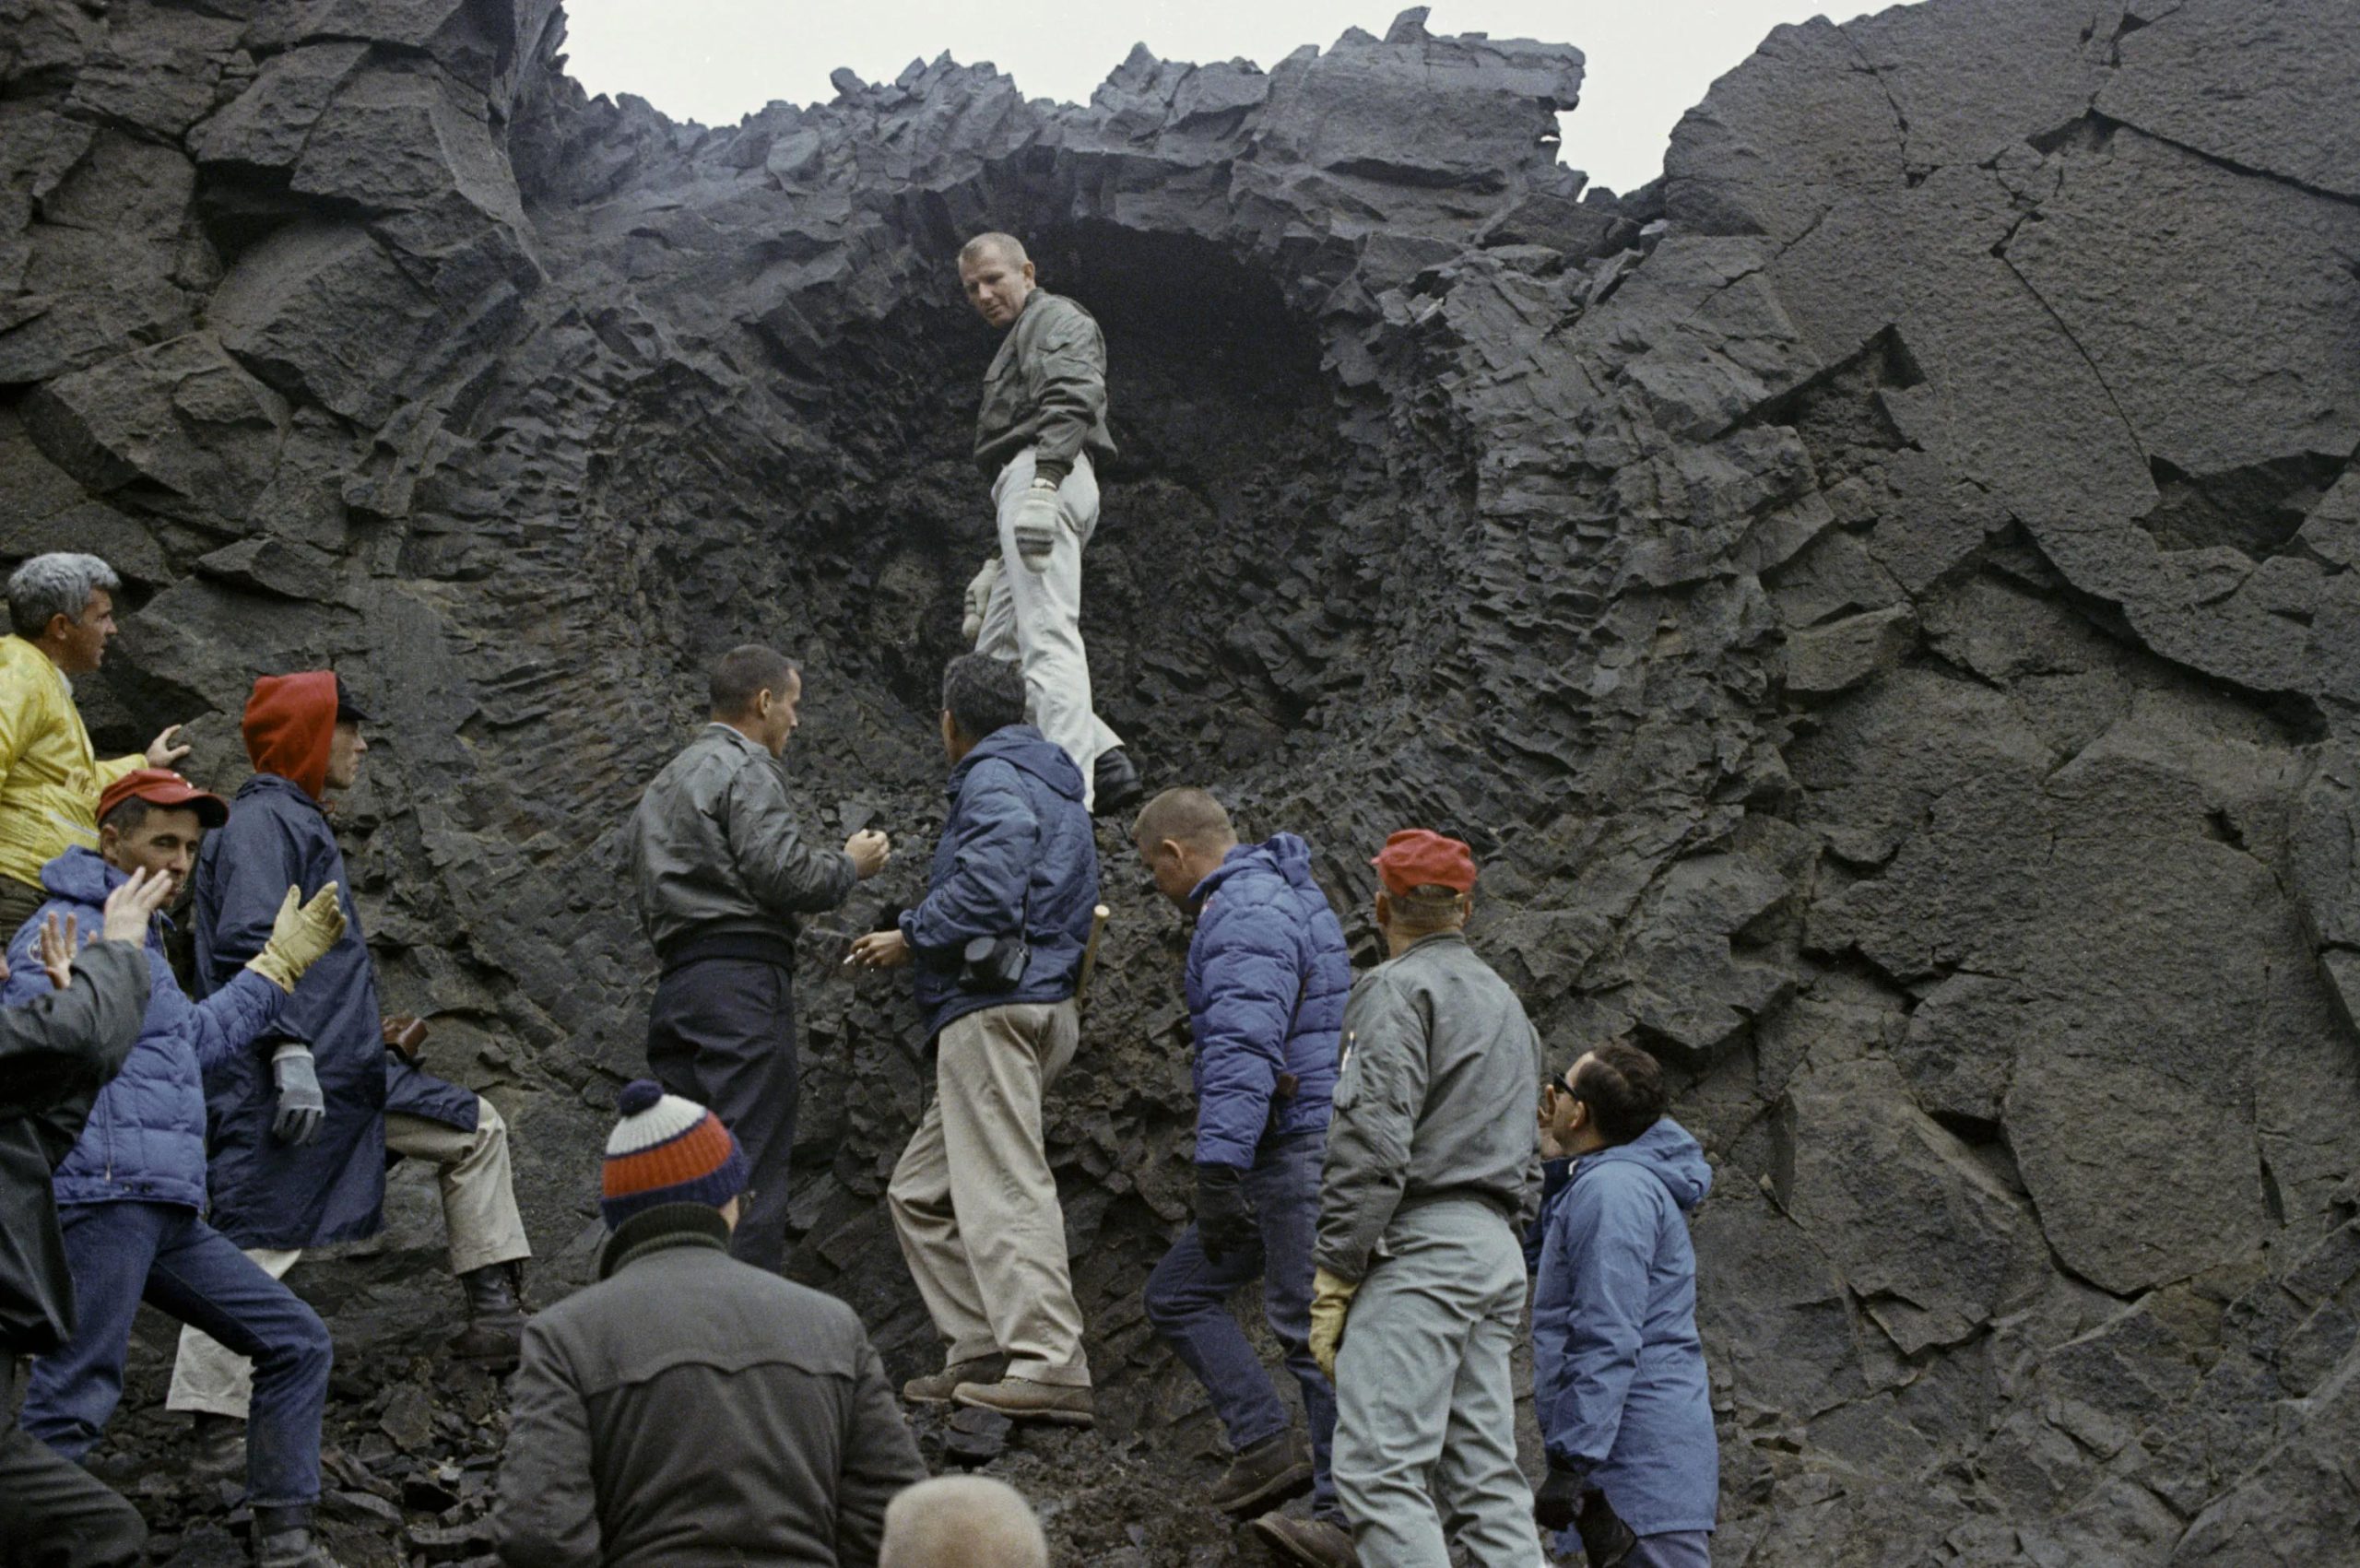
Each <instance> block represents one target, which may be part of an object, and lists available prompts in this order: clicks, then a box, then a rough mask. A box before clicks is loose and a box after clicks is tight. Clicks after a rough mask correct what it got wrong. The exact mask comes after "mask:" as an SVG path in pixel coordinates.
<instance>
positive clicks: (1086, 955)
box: [1073, 903, 1115, 1010]
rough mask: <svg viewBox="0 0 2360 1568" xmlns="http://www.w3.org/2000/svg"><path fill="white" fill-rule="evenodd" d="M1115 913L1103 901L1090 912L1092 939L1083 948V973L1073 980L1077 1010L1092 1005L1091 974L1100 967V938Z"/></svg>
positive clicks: (1074, 1001) (1074, 1003) (1074, 1002)
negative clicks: (1109, 918)
mask: <svg viewBox="0 0 2360 1568" xmlns="http://www.w3.org/2000/svg"><path fill="white" fill-rule="evenodd" d="M1114 913H1115V912H1114V911H1113V910H1111V909H1108V908H1107V907H1106V906H1105V905H1104V904H1103V903H1102V904H1100V905H1099V906H1098V907H1097V908H1096V909H1093V910H1091V912H1090V940H1089V942H1088V943H1087V944H1085V945H1084V946H1083V948H1082V949H1081V973H1079V974H1077V975H1075V976H1074V981H1073V1005H1074V1007H1075V1008H1076V1010H1086V1009H1087V1008H1089V1006H1090V975H1091V971H1092V970H1095V969H1096V968H1097V967H1098V938H1099V937H1101V936H1103V935H1104V934H1105V930H1106V920H1107V917H1108V916H1109V915H1111V914H1114Z"/></svg>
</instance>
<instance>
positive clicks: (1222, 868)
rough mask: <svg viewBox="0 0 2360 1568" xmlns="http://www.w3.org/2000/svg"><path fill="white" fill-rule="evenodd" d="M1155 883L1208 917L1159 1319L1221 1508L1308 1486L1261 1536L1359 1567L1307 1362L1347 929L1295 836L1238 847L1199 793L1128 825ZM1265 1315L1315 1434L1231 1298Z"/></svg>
mask: <svg viewBox="0 0 2360 1568" xmlns="http://www.w3.org/2000/svg"><path fill="white" fill-rule="evenodd" d="M1131 840H1132V843H1134V844H1135V845H1137V847H1138V849H1139V858H1140V859H1141V860H1142V861H1144V862H1146V864H1147V868H1148V874H1149V875H1150V877H1152V878H1154V880H1155V887H1156V890H1157V891H1158V892H1160V893H1162V895H1163V896H1164V897H1165V898H1167V899H1169V900H1171V901H1172V902H1173V903H1174V904H1176V905H1178V906H1179V907H1180V908H1181V909H1182V910H1184V911H1186V912H1187V913H1189V914H1194V915H1195V916H1196V920H1197V927H1196V930H1195V932H1194V933H1193V934H1192V935H1191V936H1190V937H1189V941H1188V962H1187V969H1186V994H1187V1001H1188V1024H1189V1032H1190V1034H1191V1036H1192V1037H1193V1039H1194V1042H1195V1046H1196V1050H1195V1055H1194V1058H1193V1063H1192V1066H1193V1067H1194V1074H1195V1079H1196V1088H1197V1149H1196V1172H1197V1220H1196V1223H1195V1224H1194V1225H1191V1226H1190V1227H1189V1228H1188V1229H1186V1231H1183V1232H1181V1233H1180V1238H1179V1240H1178V1241H1176V1242H1174V1244H1173V1245H1172V1250H1171V1251H1170V1252H1168V1253H1166V1254H1164V1256H1163V1260H1162V1262H1161V1263H1159V1264H1157V1265H1156V1267H1155V1272H1154V1273H1152V1274H1150V1276H1149V1277H1148V1281H1147V1291H1146V1297H1145V1303H1146V1306H1147V1315H1148V1321H1149V1322H1150V1323H1152V1324H1153V1325H1155V1327H1156V1331H1157V1332H1158V1333H1160V1334H1162V1336H1163V1337H1164V1338H1166V1339H1168V1340H1170V1341H1171V1343H1172V1346H1173V1349H1174V1350H1176V1351H1178V1352H1179V1355H1180V1359H1181V1360H1182V1361H1184V1362H1186V1363H1187V1364H1188V1370H1189V1371H1191V1372H1193V1373H1196V1374H1197V1377H1198V1381H1200V1382H1201V1383H1203V1384H1204V1385H1205V1389H1206V1392H1208V1393H1209V1395H1211V1397H1212V1404H1213V1411H1214V1413H1215V1414H1216V1415H1218V1416H1220V1417H1221V1426H1222V1429H1223V1430H1224V1431H1225V1432H1227V1433H1228V1436H1229V1445H1230V1449H1231V1451H1232V1452H1233V1454H1234V1455H1235V1456H1236V1457H1235V1459H1234V1461H1233V1463H1232V1464H1231V1466H1230V1468H1229V1472H1228V1474H1226V1475H1224V1476H1223V1477H1222V1478H1221V1481H1220V1482H1219V1484H1217V1485H1216V1486H1215V1487H1214V1488H1213V1496H1212V1502H1213V1505H1214V1506H1215V1507H1216V1508H1219V1509H1221V1510H1222V1511H1223V1512H1225V1513H1234V1514H1246V1513H1252V1512H1255V1511H1257V1510H1259V1509H1263V1508H1264V1507H1266V1506H1267V1505H1270V1504H1275V1503H1280V1502H1282V1501H1284V1500H1285V1499H1286V1498H1287V1497H1288V1496H1290V1495H1292V1494H1293V1493H1294V1492H1297V1491H1302V1490H1303V1489H1304V1488H1305V1487H1308V1488H1310V1489H1311V1492H1312V1516H1311V1518H1310V1519H1309V1520H1307V1521H1306V1520H1302V1519H1296V1518H1292V1517H1290V1516H1289V1515H1284V1514H1281V1513H1279V1512H1278V1511H1277V1510H1276V1509H1275V1508H1274V1507H1272V1508H1270V1510H1269V1512H1268V1514H1267V1515H1265V1516H1264V1517H1262V1518H1259V1519H1257V1520H1256V1526H1255V1527H1256V1528H1257V1531H1259V1532H1260V1533H1261V1534H1262V1535H1263V1537H1264V1538H1265V1539H1268V1540H1269V1541H1270V1542H1271V1543H1272V1544H1273V1545H1275V1546H1276V1547H1278V1549H1279V1550H1281V1551H1283V1552H1285V1553H1286V1554H1287V1555H1288V1556H1289V1557H1290V1558H1291V1559H1292V1560H1293V1561H1295V1562H1304V1563H1307V1564H1309V1565H1310V1568H1341V1565H1342V1564H1347V1563H1350V1562H1352V1561H1353V1558H1352V1547H1351V1536H1350V1535H1349V1534H1348V1533H1347V1532H1346V1527H1345V1525H1344V1516H1343V1511H1342V1509H1341V1507H1340V1506H1339V1504H1338V1503H1337V1501H1336V1487H1335V1482H1334V1480H1333V1479H1332V1478H1331V1477H1330V1475H1329V1472H1328V1465H1327V1456H1328V1449H1329V1445H1330V1444H1331V1442H1332V1440H1333V1438H1334V1436H1335V1432H1336V1390H1335V1388H1334V1387H1333V1386H1332V1385H1330V1384H1329V1383H1328V1381H1327V1374H1326V1373H1322V1372H1321V1371H1320V1370H1319V1363H1318V1362H1316V1361H1314V1360H1313V1359H1312V1355H1311V1279H1312V1265H1311V1252H1312V1245H1313V1243H1314V1241H1315V1239H1316V1232H1317V1230H1318V1222H1319V1167H1320V1162H1321V1160H1322V1158H1323V1156H1324V1155H1325V1154H1326V1152H1327V1114H1328V1101H1329V1099H1330V1096H1331V1095H1332V1093H1333V1091H1334V1090H1335V1086H1336V1047H1337V1044H1338V1043H1339V1040H1340V1038H1341V1036H1342V1033H1343V1022H1344V998H1345V996H1346V994H1347V993H1349V992H1350V991H1351V986H1352V967H1351V957H1350V955H1349V954H1348V953H1347V951H1346V949H1345V947H1344V929H1343V926H1342V925H1340V924H1339V922H1338V921H1337V919H1336V912H1335V911H1334V909H1332V908H1331V907H1329V905H1328V902H1327V894H1326V893H1325V892H1323V891H1322V890H1320V887H1319V884H1318V883H1317V882H1316V881H1315V880H1313V878H1312V875H1311V846H1310V845H1308V844H1306V843H1304V842H1303V840H1301V839H1299V838H1297V837H1295V835H1293V834H1292V833H1280V834H1278V835H1276V836H1275V837H1273V838H1271V839H1269V840H1268V842H1266V843H1255V844H1241V843H1238V842H1237V831H1236V829H1235V828H1234V827H1233V826H1232V825H1231V822H1230V819H1229V813H1228V812H1227V811H1226V810H1224V809H1223V808H1222V807H1221V802H1220V801H1218V800H1215V799H1214V798H1213V797H1212V796H1210V795H1209V794H1207V793H1206V792H1205V791H1203V790H1201V789H1172V790H1166V791H1164V792H1163V793H1162V795H1159V796H1156V797H1155V798H1154V799H1153V800H1150V801H1149V802H1148V804H1147V808H1146V809H1145V810H1143V811H1141V812H1140V813H1139V823H1138V825H1137V826H1136V827H1135V828H1134V829H1133V830H1132V833H1131ZM1256 1279H1259V1280H1260V1281H1261V1284H1262V1311H1263V1315H1264V1316H1265V1317H1267V1318H1268V1321H1269V1325H1270V1332H1271V1333H1272V1334H1273V1335H1274V1336H1276V1337H1277V1338H1278V1341H1279V1344H1280V1347H1281V1348H1282V1349H1283V1350H1284V1351H1285V1353H1286V1361H1287V1370H1288V1371H1290V1372H1291V1373H1293V1374H1294V1378H1295V1382H1296V1384H1297V1385H1299V1386H1300V1387H1301V1389H1302V1391H1303V1409H1304V1417H1305V1418H1306V1421H1307V1423H1308V1425H1309V1427H1310V1433H1309V1442H1308V1443H1306V1442H1305V1441H1304V1437H1303V1436H1302V1435H1301V1434H1299V1433H1297V1432H1296V1431H1295V1430H1294V1426H1293V1423H1292V1422H1291V1421H1289V1420H1288V1419H1287V1413H1286V1407H1285V1406H1283V1405H1281V1404H1280V1402H1279V1400H1278V1398H1277V1397H1276V1396H1275V1395H1274V1394H1273V1393H1272V1391H1271V1387H1270V1379H1269V1376H1268V1374H1267V1373H1265V1372H1264V1371H1263V1370H1262V1362H1261V1358H1260V1357H1258V1356H1257V1355H1256V1354H1255V1353H1254V1348H1253V1346H1252V1345H1251V1344H1249V1343H1248V1342H1247V1340H1246V1338H1245V1333H1244V1331H1243V1330H1242V1329H1240V1327H1239V1326H1238V1323H1237V1319H1236V1318H1235V1317H1234V1316H1233V1315H1232V1314H1231V1312H1230V1306H1229V1301H1230V1298H1231V1297H1232V1296H1233V1295H1234V1294H1236V1292H1237V1291H1238V1288H1239V1287H1240V1286H1243V1285H1245V1284H1247V1283H1249V1282H1251V1281H1253V1280H1256Z"/></svg>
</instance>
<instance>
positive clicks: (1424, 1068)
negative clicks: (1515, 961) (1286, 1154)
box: [1311, 828, 1540, 1568]
mask: <svg viewBox="0 0 2360 1568" xmlns="http://www.w3.org/2000/svg"><path fill="white" fill-rule="evenodd" d="M1375 867H1376V870H1377V878H1378V881H1379V883H1380V888H1379V890H1378V892H1377V895H1376V927H1377V930H1378V931H1379V932H1380V933H1381V934H1382V935H1383V936H1384V937H1385V942H1386V949H1387V950H1388V951H1389V952H1390V954H1391V957H1390V958H1389V959H1388V960H1387V961H1386V962H1384V963H1382V964H1379V965H1378V966H1377V967H1376V968H1375V969H1374V970H1371V971H1370V972H1369V973H1367V974H1365V975H1363V977H1362V978H1361V980H1360V982H1359V984H1355V985H1354V986H1353V987H1352V995H1351V1001H1350V1002H1349V1003H1347V1004H1346V1006H1345V1008H1344V1056H1343V1065H1342V1068H1341V1070H1340V1071H1339V1074H1338V1076H1337V1080H1336V1108H1335V1117H1334V1121H1333V1123H1332V1124H1331V1126H1329V1129H1328V1134H1327V1168H1326V1170H1325V1172H1324V1173H1322V1176H1321V1181H1320V1189H1319V1250H1318V1268H1319V1272H1318V1275H1317V1277H1316V1282H1315V1284H1314V1287H1313V1296H1312V1306H1311V1324H1312V1327H1311V1346H1312V1350H1313V1351H1314V1352H1315V1353H1316V1355H1317V1356H1318V1358H1319V1362H1320V1365H1321V1366H1322V1367H1323V1368H1324V1369H1326V1370H1327V1373H1329V1375H1330V1376H1332V1377H1334V1378H1335V1380H1336V1394H1337V1412H1336V1459H1335V1463H1336V1491H1337V1494H1338V1496H1339V1497H1340V1498H1341V1499H1342V1500H1343V1504H1344V1512H1345V1514H1346V1515H1348V1516H1349V1517H1350V1518H1351V1522H1352V1539H1353V1544H1354V1545H1355V1546H1357V1547H1358V1548H1359V1550H1360V1557H1361V1562H1363V1563H1365V1564H1366V1565H1367V1568H1434V1565H1436V1564H1439V1563H1443V1562H1449V1561H1450V1548H1451V1546H1452V1545H1453V1544H1455V1545H1457V1547H1458V1548H1459V1549H1460V1550H1462V1551H1464V1552H1465V1554H1466V1558H1467V1561H1468V1562H1469V1563H1471V1564H1473V1565H1474V1568H1532V1564H1533V1563H1534V1562H1538V1561H1539V1560H1540V1537H1539V1536H1538V1535H1537V1534H1536V1533H1535V1532H1534V1529H1533V1522H1532V1492H1531V1491H1530V1489H1529V1488H1528V1486H1527V1485H1526V1483H1525V1480H1524V1474H1523V1472H1522V1471H1521V1470H1519V1469H1518V1468H1516V1390H1515V1388H1514V1386H1513V1385H1511V1383H1510V1381H1509V1375H1508V1358H1509V1355H1510V1353H1511V1352H1512V1351H1513V1350H1514V1349H1515V1345H1516V1330H1517V1326H1518V1324H1519V1320H1520V1319H1521V1318H1522V1316H1523V1314H1524V1293H1525V1276H1524V1249H1523V1247H1522V1246H1521V1245H1520V1244H1519V1242H1518V1239H1517V1238H1518V1237H1519V1235H1520V1234H1521V1233H1522V1231H1523V1228H1524V1224H1525V1221H1526V1220H1528V1218H1529V1209H1530V1206H1531V1204H1532V1202H1533V1199H1534V1198H1535V1197H1536V1196H1537V1194H1538V1190H1539V1185H1540V1154H1539V1149H1540V1138H1539V1134H1540V1129H1539V1127H1538V1126H1537V1125H1536V1123H1535V1120H1534V1111H1535V1101H1536V1100H1537V1098H1538V1095H1539V1085H1540V1037H1539V1036H1538V1035H1537V1034H1536V1033H1535V1032H1534V1031H1533V1028H1532V1022H1531V1020H1529V1019H1528V1018H1526V1017H1525V1013H1524V1006H1523V1004H1522V1003H1520V1002H1518V1001H1517V1000H1516V993H1515V992H1513V991H1511V990H1509V989H1508V986H1507V983H1506V982H1504V981H1503V980H1502V979H1501V978H1500V977H1499V976H1498V975H1497V974H1495V973H1493V972H1492V969H1491V967H1490V966H1489V965H1487V964H1486V963H1484V962H1483V961H1482V960H1481V959H1479V958H1477V957H1476V956H1475V950H1474V949H1472V948H1470V947H1469V946H1468V945H1467V938H1466V937H1465V936H1464V935H1462V932H1463V930H1464V928H1465V926H1466V925H1467V918H1468V915H1469V914H1470V913H1471V912H1472V907H1473V906H1472V902H1471V895H1472V894H1473V891H1474V888H1475V859H1474V855H1472V853H1471V852H1469V849H1468V847H1467V845H1465V844H1464V843H1460V842H1459V841H1458V840H1457V839H1452V838H1445V837H1443V836H1442V835H1441V834H1439V833H1434V832H1429V831H1426V830H1424V829H1422V828H1413V829H1409V830H1406V831H1401V832H1398V833H1395V834H1394V835H1393V836H1392V837H1391V838H1388V839H1387V840H1386V842H1385V850H1384V853H1382V854H1381V855H1378V856H1377V857H1376V859H1375ZM1437 1498H1439V1500H1440V1503H1441V1505H1442V1508H1443V1511H1444V1512H1443V1515H1442V1516H1440V1517H1438V1516H1437V1515H1436V1514H1435V1503H1436V1500H1437ZM1444 1517H1447V1518H1448V1519H1449V1520H1450V1527H1451V1536H1452V1538H1453V1539H1452V1540H1450V1541H1445V1537H1444V1529H1443V1523H1442V1520H1443V1518H1444Z"/></svg>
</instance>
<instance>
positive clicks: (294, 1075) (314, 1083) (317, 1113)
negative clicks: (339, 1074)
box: [270, 1045, 328, 1144]
mask: <svg viewBox="0 0 2360 1568" xmlns="http://www.w3.org/2000/svg"><path fill="white" fill-rule="evenodd" d="M270 1076H271V1079H272V1081H273V1082H275V1083H277V1086H278V1114H277V1116H276V1117H274V1118H273V1119H272V1121H271V1124H270V1131H271V1136H272V1137H274V1138H277V1139H278V1141H279V1142H281V1143H293V1144H304V1143H309V1142H311V1141H312V1140H313V1138H317V1137H319V1136H320V1124H321V1123H322V1122H325V1121H326V1120H327V1118H328V1102H327V1097H326V1096H325V1095H323V1094H322V1093H321V1092H320V1075H319V1073H318V1072H317V1071H316V1070H315V1069H314V1068H313V1066H312V1053H311V1051H310V1050H309V1049H308V1048H306V1047H304V1046H301V1045H281V1046H280V1047H279V1048H278V1050H277V1053H276V1054H275V1055H272V1057H271V1058H270Z"/></svg>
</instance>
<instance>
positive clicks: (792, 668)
mask: <svg viewBox="0 0 2360 1568" xmlns="http://www.w3.org/2000/svg"><path fill="white" fill-rule="evenodd" d="M796 673H798V672H797V669H796V663H795V661H794V660H793V659H790V658H788V657H787V656H786V655H785V654H782V653H780V652H779V651H778V650H777V649H776V648H766V647H764V646H762V644H761V643H740V644H738V645H737V647H735V648H732V649H730V650H729V652H727V653H726V654H722V655H721V657H719V658H718V659H715V660H714V664H713V673H712V674H711V675H709V676H707V677H706V687H707V689H708V690H710V691H711V692H712V694H713V711H714V713H717V714H719V715H721V716H722V717H724V718H732V717H735V716H736V715H737V714H739V713H744V712H745V711H746V710H747V709H749V708H750V707H752V706H753V705H754V699H755V698H757V697H759V696H761V694H762V693H763V692H765V691H775V692H778V693H780V694H781V695H782V696H784V695H785V691H786V678H787V677H788V676H791V675H795V674H796Z"/></svg>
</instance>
